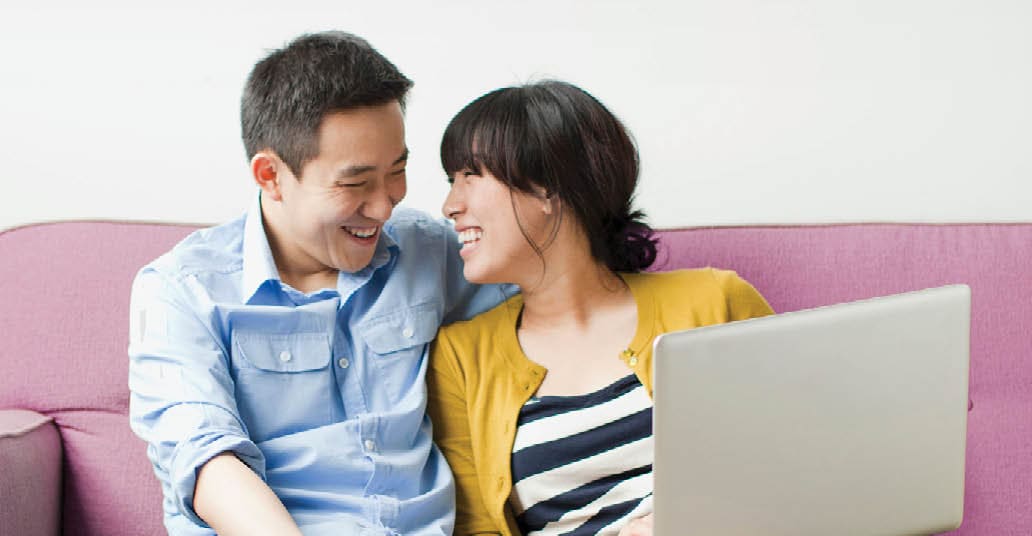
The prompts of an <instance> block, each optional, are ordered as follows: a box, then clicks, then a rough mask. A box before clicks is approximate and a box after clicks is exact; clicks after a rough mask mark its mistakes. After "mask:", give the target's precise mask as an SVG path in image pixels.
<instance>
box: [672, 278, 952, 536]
mask: <svg viewBox="0 0 1032 536" xmlns="http://www.w3.org/2000/svg"><path fill="white" fill-rule="evenodd" d="M970 304H971V293H970V289H969V288H968V287H967V286H966V285H951V286H946V287H940V288H933V289H927V290H922V291H917V292H910V293H905V294H898V295H894V296H887V297H882V298H874V299H870V300H863V301H859V302H852V303H846V304H840V305H832V306H828V307H821V308H817V309H810V310H805V311H798V312H791V313H784V314H779V315H775V316H770V317H764V318H757V319H751V320H745V321H741V322H733V323H730V324H722V325H718V326H708V327H703V328H697V329H693V330H688V331H680V332H674V333H668V334H665V335H662V336H660V337H658V338H657V340H656V341H655V347H654V352H655V353H654V358H653V366H654V404H655V406H654V410H653V425H654V428H653V433H654V440H655V455H656V456H655V462H654V466H653V468H654V479H655V484H654V485H655V493H654V497H653V500H654V505H655V512H654V516H655V517H654V530H655V534H657V535H658V536H674V535H691V536H745V535H748V536H829V535H836V536H849V535H857V536H861V535H863V536H868V535H872V536H873V535H886V536H895V535H904V534H933V533H937V532H942V531H947V530H951V529H954V528H956V527H958V526H959V525H960V522H961V518H962V515H963V510H964V448H965V440H966V435H967V410H968V353H969V348H970V344H969V331H970V310H971V306H970Z"/></svg>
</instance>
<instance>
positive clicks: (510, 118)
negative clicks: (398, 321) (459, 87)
mask: <svg viewBox="0 0 1032 536" xmlns="http://www.w3.org/2000/svg"><path fill="white" fill-rule="evenodd" d="M441 161H442V163H443V165H444V168H445V170H446V172H447V173H448V175H449V177H450V182H451V192H450V193H449V194H448V197H447V199H446V200H445V202H444V207H443V210H444V213H445V215H446V216H447V217H449V218H451V219H453V220H454V221H455V225H456V230H457V231H459V240H460V241H461V242H462V250H461V255H462V258H463V261H464V263H465V264H464V267H463V273H464V274H465V276H466V278H467V279H469V280H470V281H472V282H477V283H487V282H491V283H514V284H516V285H518V286H519V288H520V291H521V294H520V295H518V296H515V297H514V298H512V299H510V300H508V301H507V302H505V303H503V304H501V305H499V306H498V307H496V308H495V309H493V310H491V311H488V312H487V313H484V314H483V315H481V316H478V317H477V318H475V319H473V320H472V321H470V322H464V323H458V324H453V325H451V326H446V327H444V328H442V330H441V332H440V333H439V335H438V338H437V341H436V342H435V344H434V347H433V350H432V354H431V361H430V367H429V370H428V372H427V384H428V386H429V390H430V395H429V405H428V408H429V409H428V411H429V412H430V415H431V418H432V419H433V421H434V437H435V439H436V440H437V442H438V444H439V445H440V447H441V450H442V451H443V452H444V455H445V457H446V458H447V459H448V462H449V464H450V466H451V468H452V470H453V471H454V473H455V480H456V490H457V492H456V497H457V513H456V530H455V533H456V534H460V535H468V534H476V533H499V534H505V535H509V534H521V533H522V534H528V535H545V534H559V533H563V534H608V535H616V534H620V535H622V536H629V535H638V534H651V512H652V421H651V415H652V400H651V397H650V396H651V385H652V368H651V348H652V344H651V342H652V340H653V338H654V337H655V336H656V335H658V334H660V333H663V332H667V331H672V330H678V329H687V328H691V327H695V326H701V325H706V324H715V323H720V322H728V321H732V320H739V319H744V318H750V317H754V316H761V315H765V314H770V313H771V309H770V307H769V306H768V305H767V303H766V301H764V299H763V297H762V296H760V295H759V293H757V292H756V290H755V289H753V287H752V286H750V285H749V284H748V283H746V282H745V281H743V280H742V279H740V278H739V277H738V276H736V275H735V274H734V273H733V272H728V271H720V270H713V269H703V270H685V271H680V272H671V273H666V274H657V273H653V274H643V273H640V272H641V270H643V269H645V268H647V267H648V266H649V265H651V264H652V262H653V260H655V257H656V245H655V241H654V239H653V237H652V231H651V229H650V228H649V227H648V226H647V225H646V224H645V223H644V221H643V214H642V213H641V212H640V211H636V210H634V209H633V208H632V206H631V205H632V198H633V195H634V190H635V186H636V184H637V181H638V153H637V150H636V148H635V146H634V143H633V142H632V141H631V138H630V136H629V135H628V133H627V132H626V130H625V129H624V127H623V125H622V124H621V123H620V121H619V120H617V118H616V117H615V116H613V114H612V113H610V112H609V110H608V109H606V107H605V106H603V105H602V103H601V102H599V101H598V100H597V99H595V98H594V97H593V96H591V95H590V94H588V93H587V92H585V91H583V90H581V89H580V88H577V87H575V86H573V85H570V84H567V83H564V82H556V81H546V82H540V83H536V84H531V85H527V86H522V87H514V88H504V89H499V90H496V91H492V92H490V93H488V94H487V95H484V96H483V97H480V98H479V99H477V100H475V101H473V102H472V103H471V104H469V105H467V106H466V107H465V108H464V109H463V110H462V111H460V112H459V113H458V115H456V116H455V118H454V119H453V120H452V121H451V123H450V124H449V125H448V128H447V130H446V131H445V135H444V140H443V142H442V144H441Z"/></svg>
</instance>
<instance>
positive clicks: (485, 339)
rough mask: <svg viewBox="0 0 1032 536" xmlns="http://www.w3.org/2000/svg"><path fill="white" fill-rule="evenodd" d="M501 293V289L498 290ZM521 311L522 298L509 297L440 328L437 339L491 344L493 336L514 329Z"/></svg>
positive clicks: (461, 342) (517, 296)
mask: <svg viewBox="0 0 1032 536" xmlns="http://www.w3.org/2000/svg"><path fill="white" fill-rule="evenodd" d="M498 291H499V292H503V290H502V289H500V288H499V289H498ZM522 309H523V297H522V296H520V295H518V294H517V295H515V296H510V297H508V298H507V299H505V300H503V301H502V302H501V303H499V304H498V305H496V306H494V307H493V308H491V309H488V310H487V311H484V312H483V313H480V314H479V315H477V316H475V317H473V318H471V319H469V320H460V321H457V322H452V323H451V324H448V325H445V326H441V331H440V332H439V334H438V337H442V338H447V339H449V340H450V341H451V342H452V343H457V344H473V345H477V346H479V345H481V344H485V343H487V344H491V343H493V342H494V339H495V337H494V336H495V335H497V334H498V333H501V332H502V330H506V329H515V328H516V319H517V318H518V317H519V313H520V311H521V310H522Z"/></svg>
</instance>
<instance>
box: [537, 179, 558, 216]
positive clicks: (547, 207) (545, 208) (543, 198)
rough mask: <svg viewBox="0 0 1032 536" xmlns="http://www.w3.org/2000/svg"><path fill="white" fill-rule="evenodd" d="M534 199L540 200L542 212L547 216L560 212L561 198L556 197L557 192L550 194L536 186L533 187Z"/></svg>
mask: <svg viewBox="0 0 1032 536" xmlns="http://www.w3.org/2000/svg"><path fill="white" fill-rule="evenodd" d="M531 188H532V191H533V192H534V197H536V198H538V200H539V201H540V202H541V211H542V212H544V213H545V214H548V215H551V214H552V213H553V212H555V211H556V210H558V206H559V196H557V195H555V192H549V191H548V190H546V189H544V188H543V187H541V186H538V185H536V184H534V185H531Z"/></svg>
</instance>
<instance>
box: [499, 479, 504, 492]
mask: <svg viewBox="0 0 1032 536" xmlns="http://www.w3.org/2000/svg"><path fill="white" fill-rule="evenodd" d="M504 487H505V477H504V476H500V477H498V491H501V490H502V488H504Z"/></svg>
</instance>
